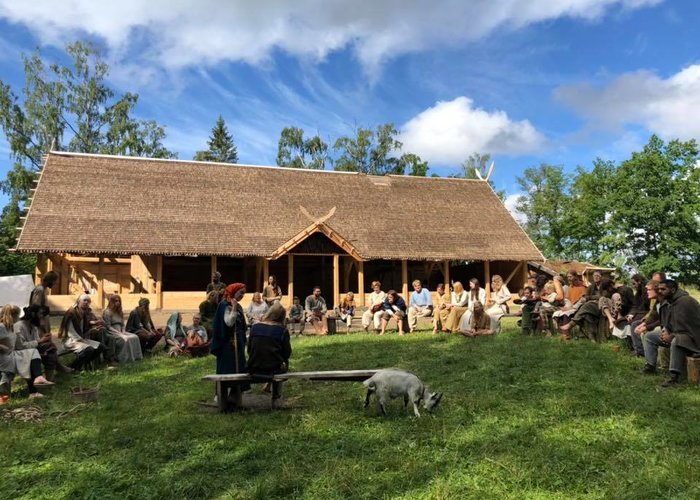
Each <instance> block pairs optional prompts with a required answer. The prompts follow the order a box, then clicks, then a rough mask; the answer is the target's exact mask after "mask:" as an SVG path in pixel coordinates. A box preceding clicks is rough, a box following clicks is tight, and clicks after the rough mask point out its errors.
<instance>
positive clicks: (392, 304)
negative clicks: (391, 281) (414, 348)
mask: <svg viewBox="0 0 700 500" xmlns="http://www.w3.org/2000/svg"><path fill="white" fill-rule="evenodd" d="M391 318H395V319H396V327H397V329H398V330H399V335H401V336H403V321H404V318H406V301H405V300H403V297H401V295H399V294H398V293H396V290H389V291H388V292H387V293H386V299H384V304H383V306H382V316H381V330H380V331H379V335H384V332H386V326H387V325H388V324H389V320H390V319H391Z"/></svg>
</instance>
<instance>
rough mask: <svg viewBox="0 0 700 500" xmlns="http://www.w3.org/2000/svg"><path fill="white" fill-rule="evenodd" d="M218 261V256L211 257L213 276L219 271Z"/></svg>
mask: <svg viewBox="0 0 700 500" xmlns="http://www.w3.org/2000/svg"><path fill="white" fill-rule="evenodd" d="M218 264H219V263H218V259H217V258H216V255H212V256H211V274H214V273H215V272H216V271H218V269H217V268H216V267H217V266H218Z"/></svg>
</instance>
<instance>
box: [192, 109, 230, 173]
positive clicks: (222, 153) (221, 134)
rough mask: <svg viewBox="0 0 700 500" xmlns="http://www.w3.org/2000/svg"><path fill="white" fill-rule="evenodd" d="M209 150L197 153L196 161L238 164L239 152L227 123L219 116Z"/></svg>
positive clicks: (209, 141) (212, 132)
mask: <svg viewBox="0 0 700 500" xmlns="http://www.w3.org/2000/svg"><path fill="white" fill-rule="evenodd" d="M207 144H208V145H209V149H207V150H205V151H197V153H196V154H195V155H194V159H195V160H197V161H218V162H221V163H238V150H237V149H236V145H235V144H234V142H233V136H232V135H231V134H229V132H228V127H226V122H224V119H223V118H222V117H221V115H219V118H218V119H217V120H216V125H214V128H213V129H211V137H209V140H208V141H207Z"/></svg>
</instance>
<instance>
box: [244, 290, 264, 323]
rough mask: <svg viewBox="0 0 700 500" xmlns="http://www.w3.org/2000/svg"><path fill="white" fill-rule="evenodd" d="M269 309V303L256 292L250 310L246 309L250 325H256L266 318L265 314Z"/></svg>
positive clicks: (249, 306)
mask: <svg viewBox="0 0 700 500" xmlns="http://www.w3.org/2000/svg"><path fill="white" fill-rule="evenodd" d="M268 309H269V307H268V305H267V303H266V302H265V301H264V300H263V299H262V295H261V294H260V292H255V293H254V294H253V300H251V301H250V304H249V305H248V309H246V311H245V312H246V316H247V317H248V325H254V324H255V323H257V322H258V321H260V320H261V319H263V316H265V313H266V312H267V310H268Z"/></svg>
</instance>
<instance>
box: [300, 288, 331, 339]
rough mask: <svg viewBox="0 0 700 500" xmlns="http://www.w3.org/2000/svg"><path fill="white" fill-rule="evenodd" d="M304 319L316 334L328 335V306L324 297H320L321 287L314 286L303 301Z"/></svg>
mask: <svg viewBox="0 0 700 500" xmlns="http://www.w3.org/2000/svg"><path fill="white" fill-rule="evenodd" d="M304 313H305V315H306V321H307V322H308V323H311V326H312V327H313V328H314V330H315V331H316V334H317V335H328V317H327V314H328V307H327V306H326V299H324V298H323V297H321V287H320V286H315V287H314V289H313V293H312V294H311V295H309V296H308V297H306V300H305V301H304Z"/></svg>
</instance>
